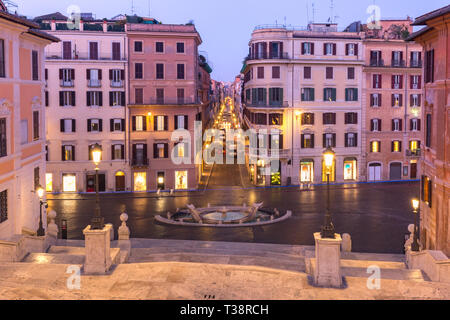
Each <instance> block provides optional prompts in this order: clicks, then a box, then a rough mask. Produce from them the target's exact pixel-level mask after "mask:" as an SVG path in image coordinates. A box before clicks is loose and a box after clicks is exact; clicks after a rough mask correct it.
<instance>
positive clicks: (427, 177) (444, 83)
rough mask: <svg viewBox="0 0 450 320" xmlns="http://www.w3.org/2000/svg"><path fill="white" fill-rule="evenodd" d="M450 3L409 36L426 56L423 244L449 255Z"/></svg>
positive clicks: (422, 20)
mask: <svg viewBox="0 0 450 320" xmlns="http://www.w3.org/2000/svg"><path fill="white" fill-rule="evenodd" d="M449 22H450V6H446V7H443V8H440V9H438V10H435V11H432V12H430V13H427V14H424V15H422V16H420V17H418V18H417V19H416V20H415V22H414V25H417V26H425V27H424V28H423V29H421V30H420V31H418V32H417V33H415V34H413V35H412V36H411V37H410V38H409V39H410V40H414V41H416V42H418V43H420V44H421V45H422V47H423V50H422V56H423V58H424V64H423V76H424V86H423V88H422V92H423V96H424V104H423V107H422V109H421V115H422V118H423V119H424V130H423V131H422V139H423V141H424V147H423V148H422V150H423V153H422V157H421V164H422V179H421V180H422V182H421V201H420V243H421V246H422V248H423V249H430V250H442V251H443V252H444V253H445V254H446V255H447V256H449V255H450V100H449V99H450V90H449V88H448V83H449V81H450V68H449V67H450V55H449V52H448V49H447V48H448V44H449V43H450V37H449V32H450V30H449Z"/></svg>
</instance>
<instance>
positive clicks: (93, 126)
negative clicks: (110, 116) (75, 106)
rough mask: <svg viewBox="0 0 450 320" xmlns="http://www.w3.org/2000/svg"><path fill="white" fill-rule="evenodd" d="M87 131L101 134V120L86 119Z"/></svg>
mask: <svg viewBox="0 0 450 320" xmlns="http://www.w3.org/2000/svg"><path fill="white" fill-rule="evenodd" d="M87 131H88V132H102V131H103V120H102V119H88V120H87Z"/></svg>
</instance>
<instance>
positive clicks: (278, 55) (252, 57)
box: [246, 52, 289, 60]
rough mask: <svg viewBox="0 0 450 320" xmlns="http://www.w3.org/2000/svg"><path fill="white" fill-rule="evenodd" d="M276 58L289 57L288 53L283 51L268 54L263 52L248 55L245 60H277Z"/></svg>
mask: <svg viewBox="0 0 450 320" xmlns="http://www.w3.org/2000/svg"><path fill="white" fill-rule="evenodd" d="M277 59H289V55H288V53H287V52H283V53H275V54H274V53H272V54H271V55H270V54H267V53H266V54H264V53H259V54H258V55H248V56H247V58H246V60H277Z"/></svg>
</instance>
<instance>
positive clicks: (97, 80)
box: [86, 69, 102, 88]
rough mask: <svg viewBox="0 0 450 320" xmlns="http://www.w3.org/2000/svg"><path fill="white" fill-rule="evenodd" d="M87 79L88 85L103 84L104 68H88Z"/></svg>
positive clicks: (96, 85) (97, 85)
mask: <svg viewBox="0 0 450 320" xmlns="http://www.w3.org/2000/svg"><path fill="white" fill-rule="evenodd" d="M86 79H87V80H88V87H97V88H98V87H101V86H102V81H101V80H102V70H101V69H86Z"/></svg>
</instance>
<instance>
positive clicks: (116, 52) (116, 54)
mask: <svg viewBox="0 0 450 320" xmlns="http://www.w3.org/2000/svg"><path fill="white" fill-rule="evenodd" d="M120 58H121V54H120V42H113V43H112V59H113V60H120Z"/></svg>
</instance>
